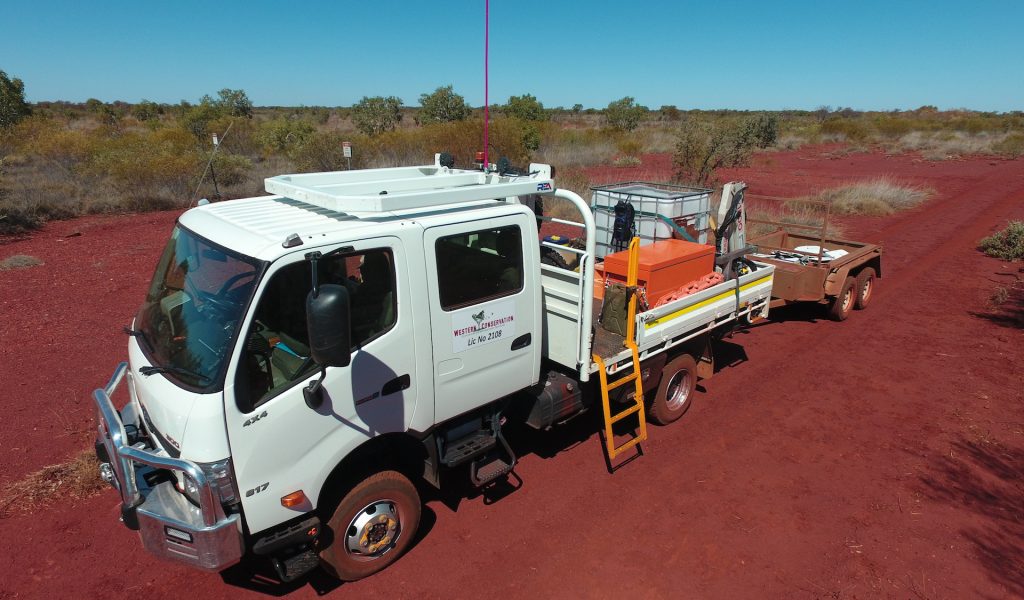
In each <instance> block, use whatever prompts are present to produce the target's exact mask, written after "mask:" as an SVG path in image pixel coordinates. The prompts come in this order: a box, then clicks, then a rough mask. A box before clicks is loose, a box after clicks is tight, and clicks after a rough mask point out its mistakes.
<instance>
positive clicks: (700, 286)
mask: <svg viewBox="0 0 1024 600" xmlns="http://www.w3.org/2000/svg"><path fill="white" fill-rule="evenodd" d="M723 281H725V277H723V276H722V274H721V273H708V274H707V275H705V276H703V277H701V278H700V279H698V280H696V281H691V282H690V283H688V284H686V285H684V286H683V287H681V288H679V289H676V290H672V291H671V292H669V293H668V294H666V295H664V296H662V297H661V299H660V300H658V302H657V303H656V304H655V306H664V305H665V304H668V303H669V302H673V301H675V300H679V299H680V298H685V297H686V296H689V295H690V294H696V293H697V292H699V291H701V290H706V289H708V288H709V287H711V286H715V285H718V284H720V283H722V282H723Z"/></svg>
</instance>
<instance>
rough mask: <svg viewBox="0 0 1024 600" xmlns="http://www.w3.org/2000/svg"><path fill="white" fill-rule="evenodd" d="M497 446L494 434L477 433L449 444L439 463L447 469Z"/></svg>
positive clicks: (488, 432)
mask: <svg viewBox="0 0 1024 600" xmlns="http://www.w3.org/2000/svg"><path fill="white" fill-rule="evenodd" d="M496 444H497V440H495V437H494V434H493V433H491V432H490V431H477V432H474V433H471V434H469V435H467V436H466V437H464V438H459V439H457V440H454V441H452V442H449V443H448V445H447V447H446V448H445V450H444V456H442V457H441V462H443V463H444V464H445V466H447V467H454V466H456V465H461V464H462V463H464V462H467V461H469V460H470V459H473V458H476V457H477V456H480V455H481V454H483V453H484V452H487V451H488V450H490V449H491V448H493V447H494V446H495V445H496Z"/></svg>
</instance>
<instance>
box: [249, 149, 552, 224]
mask: <svg viewBox="0 0 1024 600" xmlns="http://www.w3.org/2000/svg"><path fill="white" fill-rule="evenodd" d="M264 184H265V189H266V190H267V192H269V193H271V194H276V195H280V196H285V197H286V198H291V199H293V200H299V201H302V202H306V203H308V204H312V205H314V206H319V207H322V208H326V209H329V210H334V211H338V212H393V211H402V210H408V209H416V208H424V207H429V206H441V205H445V204H457V203H462V202H480V201H485V200H494V199H495V198H503V197H509V196H525V195H528V194H546V193H550V192H552V191H554V188H555V186H554V182H553V181H552V180H551V167H550V166H548V165H544V164H531V165H530V169H529V172H528V174H527V175H502V174H499V173H496V172H485V171H482V170H469V169H451V168H448V167H444V166H442V165H441V163H440V155H435V157H434V164H432V165H423V166H417V167H395V168H384V169H363V170H358V171H334V172H329V173H303V174H296V175H279V176H277V177H268V178H267V179H265V180H264Z"/></svg>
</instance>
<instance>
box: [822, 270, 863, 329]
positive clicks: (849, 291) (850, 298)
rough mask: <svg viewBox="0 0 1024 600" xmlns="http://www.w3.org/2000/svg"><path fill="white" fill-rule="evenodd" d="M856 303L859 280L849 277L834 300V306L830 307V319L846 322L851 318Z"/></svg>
mask: <svg viewBox="0 0 1024 600" xmlns="http://www.w3.org/2000/svg"><path fill="white" fill-rule="evenodd" d="M856 301H857V280H856V279H854V278H853V277H847V278H846V281H844V282H843V287H842V288H841V289H840V290H839V293H838V294H837V295H836V297H835V298H833V299H832V304H830V305H829V307H828V318H830V319H832V320H833V321H845V320H846V317H848V316H850V311H852V310H853V305H854V303H855V302H856Z"/></svg>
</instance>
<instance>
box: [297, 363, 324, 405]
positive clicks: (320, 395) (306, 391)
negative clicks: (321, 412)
mask: <svg viewBox="0 0 1024 600" xmlns="http://www.w3.org/2000/svg"><path fill="white" fill-rule="evenodd" d="M326 376H327V367H323V366H322V367H320V377H319V378H318V379H317V380H316V381H310V382H309V385H307V386H306V387H304V388H302V398H303V399H304V400H305V401H306V406H308V407H310V408H312V409H313V410H316V409H318V408H320V405H321V404H323V403H324V377H326Z"/></svg>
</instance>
